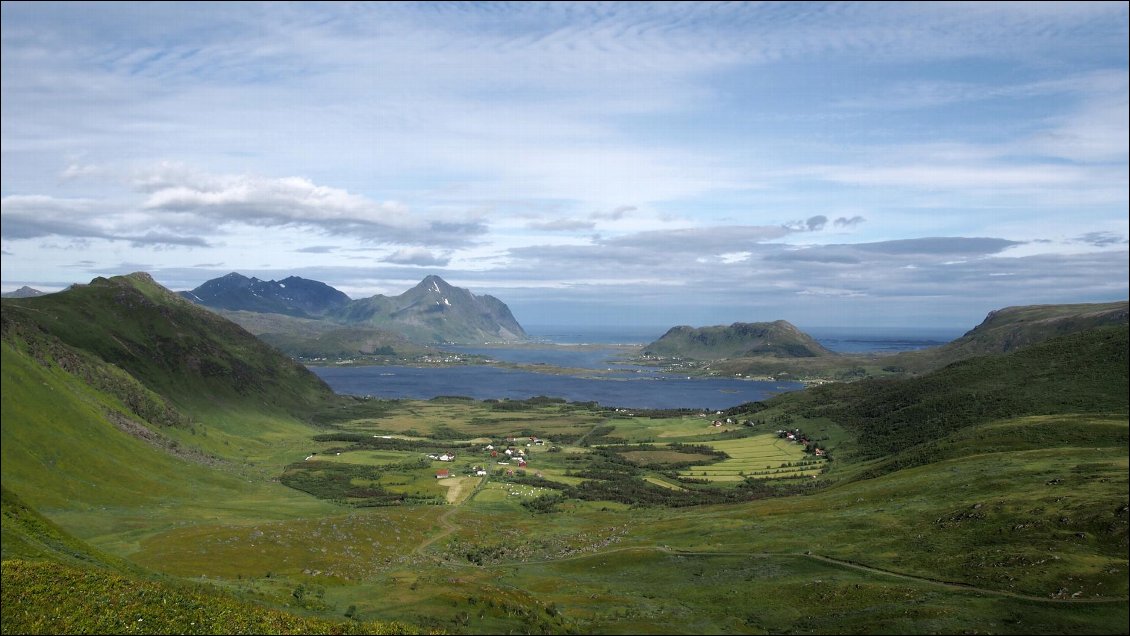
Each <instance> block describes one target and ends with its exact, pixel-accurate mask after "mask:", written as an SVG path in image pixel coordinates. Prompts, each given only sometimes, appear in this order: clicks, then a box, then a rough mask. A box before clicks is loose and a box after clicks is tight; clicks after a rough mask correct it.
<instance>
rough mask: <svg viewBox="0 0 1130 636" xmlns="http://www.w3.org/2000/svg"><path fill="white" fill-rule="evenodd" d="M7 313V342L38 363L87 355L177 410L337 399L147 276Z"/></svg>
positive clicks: (8, 305) (98, 283)
mask: <svg viewBox="0 0 1130 636" xmlns="http://www.w3.org/2000/svg"><path fill="white" fill-rule="evenodd" d="M3 307H4V310H3V333H4V338H5V340H8V339H16V340H18V341H20V342H22V343H23V346H25V347H28V348H29V349H30V350H31V351H32V352H33V354H34V352H36V351H40V352H41V353H39V354H35V355H39V357H43V356H49V355H54V354H53V353H51V352H54V351H59V350H62V349H64V348H68V347H69V348H74V349H78V350H81V351H82V352H83V353H84V354H85V355H87V356H93V357H94V358H95V359H96V361H98V362H100V363H106V364H109V365H113V366H114V367H117V368H119V369H121V370H124V371H125V372H126V373H128V374H130V375H131V376H132V377H133V378H136V379H137V380H140V381H141V382H142V383H143V384H144V385H145V386H146V387H147V388H148V389H149V390H151V391H154V392H156V393H158V394H160V395H163V396H165V397H167V398H170V399H171V400H172V401H173V402H175V403H180V404H192V403H197V402H199V401H201V400H205V401H207V402H208V403H210V404H212V405H217V403H224V402H227V403H229V404H237V403H249V402H250V403H252V404H256V405H258V404H260V403H261V402H263V401H267V402H269V403H271V404H273V405H275V407H277V408H280V409H296V410H301V409H303V408H304V407H305V406H306V405H308V404H310V403H313V402H316V401H318V400H320V399H322V398H324V397H325V396H327V395H330V394H332V392H331V391H330V389H329V387H327V386H326V385H325V384H324V383H323V382H322V381H321V380H319V379H318V377H317V376H315V375H314V374H313V373H311V372H310V371H309V370H308V369H306V368H305V367H303V366H302V365H299V364H298V363H296V362H294V361H293V360H291V359H290V358H288V357H286V356H285V355H283V354H282V353H280V352H278V351H276V350H275V349H272V348H271V347H269V346H267V345H266V344H264V343H263V342H261V341H260V340H259V339H257V338H256V337H255V336H253V335H252V334H250V333H248V332H247V331H246V330H244V329H243V328H241V327H240V326H238V325H236V324H235V323H233V322H231V321H229V320H227V319H225V318H222V317H220V316H218V315H216V314H215V313H214V312H212V311H208V310H206V309H204V308H202V307H198V306H196V305H194V304H192V303H190V302H188V301H186V300H185V299H183V298H182V297H181V296H179V295H177V294H174V293H173V292H171V291H169V290H167V289H165V288H164V287H162V286H161V285H159V284H157V283H156V282H155V281H154V280H153V279H152V278H151V277H150V276H149V275H148V274H145V273H134V274H130V275H128V276H115V277H113V278H109V279H107V278H96V279H94V280H93V281H91V282H90V284H88V285H75V286H72V287H71V288H69V289H68V290H66V291H63V292H59V293H56V294H48V295H44V296H41V297H37V298H26V299H9V300H6V301H5V302H4V305H3ZM65 357H66V358H67V359H75V360H78V358H79V356H78V355H77V354H75V353H73V352H70V353H67V354H66V355H65ZM76 364H79V363H77V362H76ZM83 364H85V363H83ZM87 366H89V365H87ZM205 396H207V397H205Z"/></svg>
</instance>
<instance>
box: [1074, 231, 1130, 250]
mask: <svg viewBox="0 0 1130 636" xmlns="http://www.w3.org/2000/svg"><path fill="white" fill-rule="evenodd" d="M1072 240H1074V241H1075V242H1077V243H1086V244H1088V245H1094V246H1095V247H1107V246H1109V245H1126V244H1127V243H1128V241H1127V240H1126V237H1125V236H1124V235H1122V234H1116V233H1114V232H1087V233H1086V234H1084V235H1082V236H1078V237H1076V238H1074V239H1072Z"/></svg>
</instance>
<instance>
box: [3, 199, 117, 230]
mask: <svg viewBox="0 0 1130 636" xmlns="http://www.w3.org/2000/svg"><path fill="white" fill-rule="evenodd" d="M96 211H97V206H96V203H95V202H94V201H91V200H89V199H62V198H57V197H52V196H45V195H11V196H6V197H4V198H3V199H0V218H3V224H2V225H0V235H2V236H3V237H4V238H7V239H29V238H38V237H45V236H70V237H95V238H108V236H107V233H106V231H105V230H104V229H103V228H101V227H98V225H96V223H95V221H96V217H95V213H96Z"/></svg>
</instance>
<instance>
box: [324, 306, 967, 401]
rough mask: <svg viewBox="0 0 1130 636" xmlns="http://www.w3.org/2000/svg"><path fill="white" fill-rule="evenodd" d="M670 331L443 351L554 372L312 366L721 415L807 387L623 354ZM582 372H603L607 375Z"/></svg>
mask: <svg viewBox="0 0 1130 636" xmlns="http://www.w3.org/2000/svg"><path fill="white" fill-rule="evenodd" d="M665 332H666V328H664V327H647V326H644V327H637V326H621V325H613V326H607V327H605V326H595V327H593V326H588V327H586V326H581V327H578V326H554V325H536V326H528V327H527V333H529V334H530V336H531V337H532V338H533V339H534V340H535V342H534V343H532V344H528V345H521V346H513V347H490V346H484V347H445V349H447V350H451V351H456V352H459V353H465V354H474V355H481V356H485V357H486V358H489V359H492V360H498V361H502V362H509V363H516V364H545V365H550V366H553V367H561V368H567V369H575V370H580V371H575V372H574V373H573V374H570V375H554V374H548V373H536V372H530V371H520V370H516V369H508V368H501V367H495V366H490V365H476V366H463V367H448V368H435V367H428V368H414V367H388V366H380V367H328V368H319V367H314V368H312V370H313V371H314V372H315V373H317V374H318V375H319V376H320V377H321V378H322V379H323V380H325V381H326V383H327V384H329V385H330V387H332V388H333V389H334V390H335V391H337V392H338V393H347V394H352V395H370V396H373V397H380V398H390V399H402V398H409V399H424V400H426V399H431V398H434V397H436V396H440V395H461V396H466V397H471V398H475V399H478V400H486V399H504V398H505V399H511V400H522V399H527V398H531V397H536V396H539V395H545V396H550V397H558V398H564V399H566V400H569V401H571V402H598V403H600V404H601V405H603V406H608V407H624V408H653V409H667V408H695V409H709V410H718V409H726V408H729V407H731V406H736V405H738V404H742V403H744V402H753V401H757V400H764V399H766V398H768V397H771V396H772V395H775V394H777V393H781V392H784V391H794V390H798V389H801V388H803V386H802V385H801V384H798V383H794V382H761V381H753V380H741V379H736V378H693V379H692V378H687V377H686V376H675V375H671V374H663V373H660V372H659V371H657V370H655V369H653V368H648V367H640V366H635V365H631V364H628V363H627V362H624V361H622V360H619V359H618V357H620V356H623V355H624V354H625V353H629V354H631V353H634V352H635V350H634V349H632V348H631V347H628V346H626V345H645V344H648V343H650V342H654V341H655V340H657V339H658V338H659V337H660V336H662V335H663V334H664V333H665ZM809 333H810V334H811V335H812V336H813V338H815V339H816V340H817V341H818V342H820V344H822V345H823V346H825V347H826V348H828V349H830V350H832V351H835V352H837V353H895V352H898V351H910V350H914V349H922V348H925V347H933V346H938V345H941V344H944V343H946V342H949V341H950V340H953V339H954V338H956V337H958V336H960V335H961V333H959V332H955V331H946V330H938V329H933V330H930V329H885V330H882V331H879V330H873V329H813V330H812V331H810V332H809ZM584 370H593V371H596V370H600V371H601V374H600V375H599V376H598V375H597V374H596V373H586V372H585V371H584Z"/></svg>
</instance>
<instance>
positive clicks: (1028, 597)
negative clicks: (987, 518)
mask: <svg viewBox="0 0 1130 636" xmlns="http://www.w3.org/2000/svg"><path fill="white" fill-rule="evenodd" d="M486 482H487V480H486V479H484V480H482V481H481V482H480V483H479V485H478V486H476V487H475V491H474V492H473V493H471V495H470V496H469V497H467V498H466V499H464V500H463V501H462V502H460V503H459V504H456V505H453V506H451V509H450V510H447V511H446V512H444V513H443V514H442V515H440V516H439V519H438V520H439V522H440V524H441V525H442V526H443V530H442V531H440V532H439V533H437V534H436V535H434V536H432V537H429V538H427V539H425V540H424V541H423V542H421V543H420V545H418V546H416V549H415V553H416V554H417V555H419V556H424V557H429V558H431V559H435V560H438V557H434V556H429V555H427V554H425V551H426V550H427V549H428V547H430V546H431V545H432V544H434V543H436V542H437V541H439V540H440V539H443V538H446V537H448V536H450V535H452V534H454V533H455V532H456V531H457V530H459V526H458V525H456V524H455V523H454V522H452V521H451V517H452V516H453V515H454V514H455V513H456V512H458V509H459V506H461V505H462V504H463V503H466V502H467V501H470V500H471V499H473V498H474V496H475V495H476V494H477V493H478V492H479V491H480V490H481V489H482V488H483V486H485V485H486ZM617 552H662V553H664V554H670V555H674V556H688V557H712V556H730V557H745V558H782V557H784V558H801V559H812V560H815V561H820V562H821V563H827V564H829V565H834V566H837V567H841V568H846V569H851V570H857V571H860V572H866V573H867V574H872V575H878V576H887V577H893V578H897V579H902V580H905V581H913V582H915V583H922V584H926V585H933V586H936V587H942V588H946V589H949V590H956V591H961V592H972V593H975V594H985V595H990V596H1002V597H1006V598H1014V599H1019V600H1024V601H1035V602H1040V603H1055V604H1102V603H1126V602H1130V598H1118V597H1099V598H1095V597H1091V598H1055V597H1048V596H1035V595H1032V594H1022V593H1020V592H1010V591H1008V590H994V589H989V588H983V587H977V586H974V585H969V584H967V583H954V582H952V581H944V580H941V579H934V578H929V577H924V576H916V575H913V574H904V573H902V572H895V571H893V570H886V569H883V568H877V567H873V566H870V565H864V564H862V563H856V562H854V561H846V560H843V559H837V558H834V557H830V556H824V555H820V554H812V553H810V552H805V553H799V552H712V551H704V550H680V549H677V548H671V547H669V546H624V547H619V548H611V549H608V550H601V551H599V552H588V553H583V554H575V555H570V556H566V557H557V558H550V559H532V560H525V561H521V562H520V563H523V564H546V563H560V562H565V561H576V560H579V559H587V558H591V557H597V556H602V555H607V554H615V553H617ZM447 565H452V566H457V567H468V568H493V567H503V568H508V567H512V566H513V564H512V563H498V564H492V565H485V566H480V565H474V564H472V563H459V562H447Z"/></svg>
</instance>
